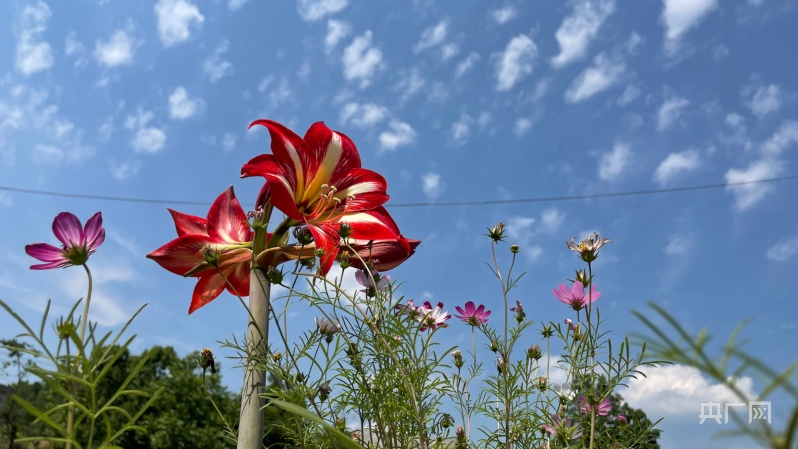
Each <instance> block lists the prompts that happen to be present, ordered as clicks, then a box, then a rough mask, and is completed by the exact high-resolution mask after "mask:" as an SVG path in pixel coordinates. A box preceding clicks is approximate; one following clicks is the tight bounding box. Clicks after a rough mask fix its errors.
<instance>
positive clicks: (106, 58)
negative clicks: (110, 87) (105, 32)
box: [94, 30, 135, 67]
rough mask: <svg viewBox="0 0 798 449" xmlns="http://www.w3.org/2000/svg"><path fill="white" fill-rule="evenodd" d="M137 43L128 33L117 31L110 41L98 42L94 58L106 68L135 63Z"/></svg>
mask: <svg viewBox="0 0 798 449" xmlns="http://www.w3.org/2000/svg"><path fill="white" fill-rule="evenodd" d="M134 51H135V41H134V39H133V37H131V36H130V35H129V34H128V32H127V31H125V30H116V31H114V33H113V34H112V35H111V37H110V38H108V40H105V41H102V40H98V41H97V42H96V44H95V46H94V57H95V59H97V62H99V63H100V64H102V65H104V66H106V67H118V66H120V65H127V64H130V63H131V62H133V53H134Z"/></svg>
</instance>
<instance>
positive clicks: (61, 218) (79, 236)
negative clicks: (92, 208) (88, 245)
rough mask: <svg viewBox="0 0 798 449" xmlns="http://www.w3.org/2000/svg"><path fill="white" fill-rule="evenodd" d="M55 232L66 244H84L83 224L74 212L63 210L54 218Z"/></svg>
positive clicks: (68, 245)
mask: <svg viewBox="0 0 798 449" xmlns="http://www.w3.org/2000/svg"><path fill="white" fill-rule="evenodd" d="M53 234H55V236H56V238H58V240H60V241H61V243H63V245H64V246H67V247H70V246H78V245H82V244H83V225H82V224H80V220H78V217H76V216H75V215H74V214H72V213H70V212H61V213H60V214H58V215H56V216H55V220H53Z"/></svg>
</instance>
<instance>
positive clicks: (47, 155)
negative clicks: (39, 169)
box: [33, 145, 64, 164]
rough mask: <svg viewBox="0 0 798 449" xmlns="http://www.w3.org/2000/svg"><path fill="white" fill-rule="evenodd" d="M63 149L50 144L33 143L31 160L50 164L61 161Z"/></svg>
mask: <svg viewBox="0 0 798 449" xmlns="http://www.w3.org/2000/svg"><path fill="white" fill-rule="evenodd" d="M63 158H64V151H63V150H61V149H60V148H58V147H56V146H52V145H35V146H34V147H33V161H34V162H36V163H38V164H42V163H44V164H52V163H56V162H61V159H63Z"/></svg>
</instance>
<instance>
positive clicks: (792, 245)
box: [765, 237, 798, 262]
mask: <svg viewBox="0 0 798 449" xmlns="http://www.w3.org/2000/svg"><path fill="white" fill-rule="evenodd" d="M796 254H798V237H795V238H792V239H790V240H781V241H780V242H778V243H776V244H775V245H773V246H771V247H770V248H768V250H767V252H766V253H765V255H766V256H767V258H768V259H770V260H772V261H774V262H786V261H787V260H789V259H791V258H792V257H795V255H796Z"/></svg>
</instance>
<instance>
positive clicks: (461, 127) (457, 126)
mask: <svg viewBox="0 0 798 449" xmlns="http://www.w3.org/2000/svg"><path fill="white" fill-rule="evenodd" d="M473 124H474V119H473V118H471V116H470V115H468V114H461V115H460V118H459V119H458V120H457V121H456V122H454V123H452V127H451V128H450V134H451V137H452V142H454V144H455V145H463V144H465V143H466V142H467V141H468V137H469V136H470V135H471V126H472V125H473Z"/></svg>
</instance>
